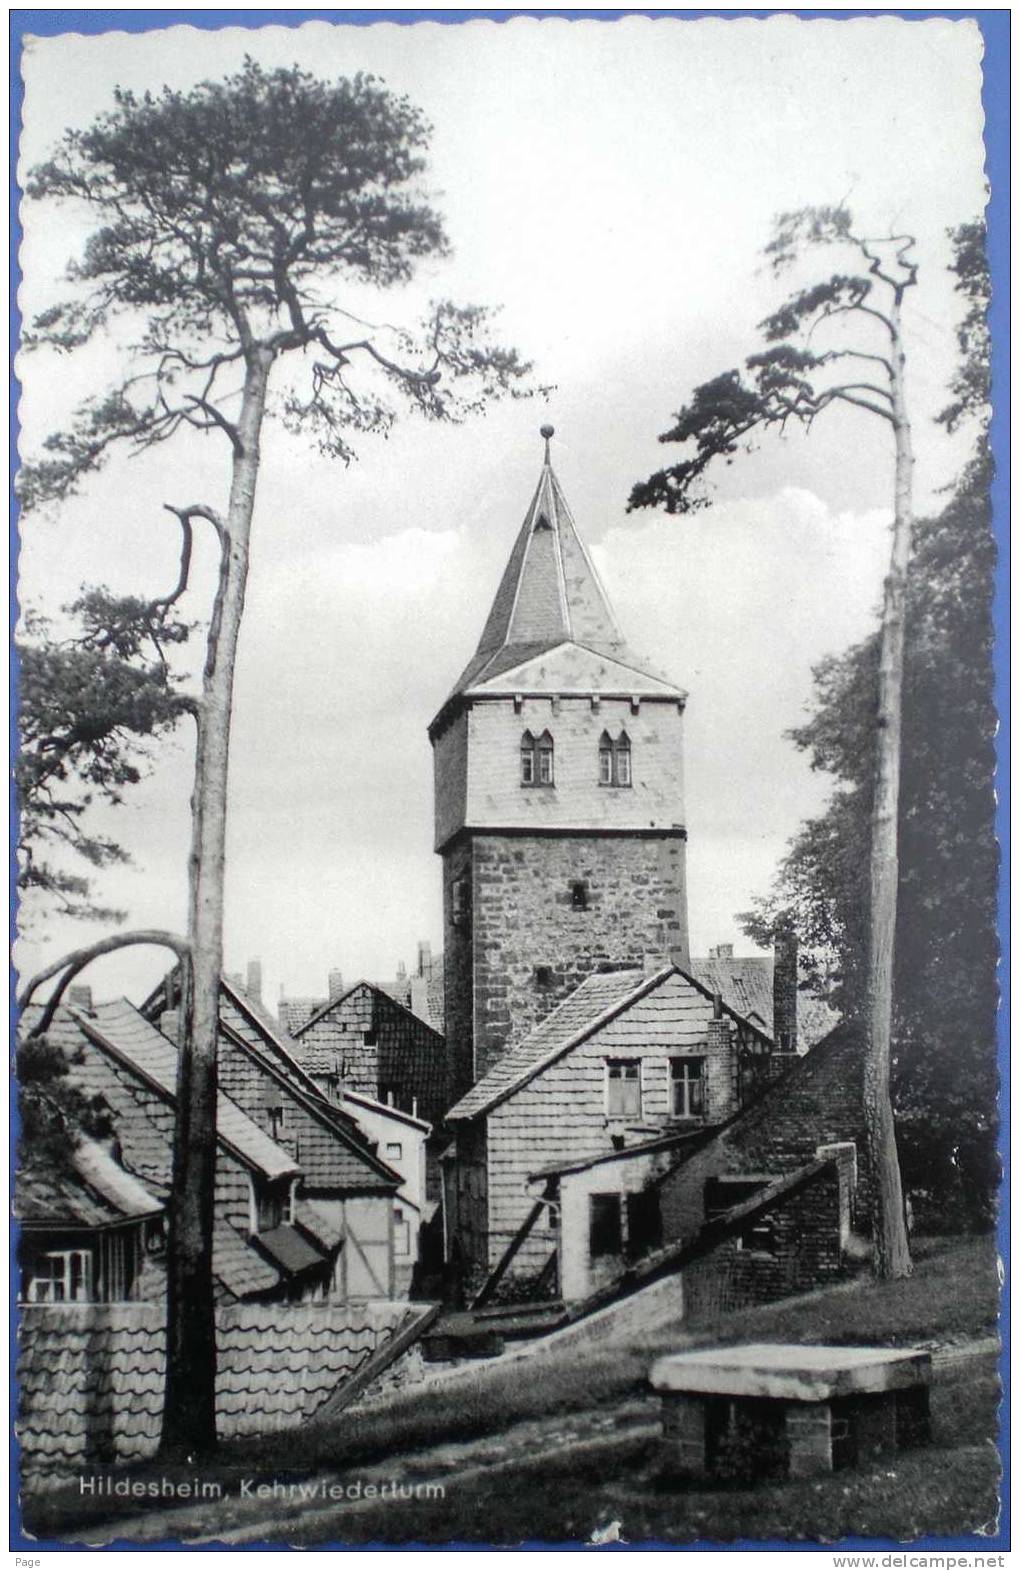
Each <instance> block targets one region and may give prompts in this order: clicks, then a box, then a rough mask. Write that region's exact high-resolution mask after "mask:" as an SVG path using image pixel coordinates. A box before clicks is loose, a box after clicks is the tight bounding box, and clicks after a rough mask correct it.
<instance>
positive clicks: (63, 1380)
mask: <svg viewBox="0 0 1020 1571" xmlns="http://www.w3.org/2000/svg"><path fill="white" fill-rule="evenodd" d="M249 1253H250V1251H249ZM266 1269H267V1270H268V1269H269V1268H268V1267H267V1268H266ZM429 1313H430V1309H429V1307H428V1306H423V1305H421V1304H407V1303H399V1302H381V1301H375V1302H372V1303H352V1304H336V1303H326V1304H308V1305H305V1304H301V1305H293V1304H273V1305H267V1304H236V1305H226V1306H220V1307H219V1308H217V1311H216V1344H217V1354H218V1358H217V1374H216V1410H217V1421H218V1425H219V1429H220V1433H221V1434H222V1435H224V1436H229V1435H250V1434H254V1433H257V1432H260V1431H261V1432H263V1433H265V1432H271V1431H274V1430H278V1431H281V1434H282V1433H283V1432H285V1431H287V1430H288V1429H294V1428H296V1427H297V1426H299V1425H301V1424H303V1423H307V1422H308V1421H309V1420H310V1419H312V1418H313V1417H314V1416H315V1415H316V1413H317V1412H318V1411H319V1409H320V1408H322V1407H323V1405H324V1403H325V1402H326V1401H327V1400H328V1399H329V1398H331V1397H332V1396H334V1395H335V1394H336V1393H337V1392H338V1391H339V1390H340V1388H341V1387H342V1386H343V1385H344V1383H345V1382H346V1381H347V1380H348V1379H349V1378H350V1377H351V1376H352V1375H354V1374H355V1373H356V1372H357V1371H358V1370H359V1369H360V1368H361V1367H362V1365H363V1364H364V1363H365V1361H366V1360H367V1359H368V1358H369V1357H370V1356H371V1355H372V1354H374V1353H377V1352H379V1351H380V1350H382V1349H384V1348H385V1346H386V1344H387V1343H389V1342H390V1341H391V1339H392V1338H393V1337H395V1336H398V1335H400V1334H401V1333H402V1332H403V1331H405V1330H407V1329H408V1328H413V1327H414V1326H415V1325H416V1324H417V1323H419V1322H421V1321H423V1320H424V1319H425V1318H426V1317H427V1316H428V1314H429ZM20 1329H21V1341H20V1350H19V1359H18V1380H19V1392H18V1394H19V1411H18V1418H17V1434H18V1439H19V1441H20V1443H21V1446H22V1477H23V1481H24V1482H25V1483H31V1484H34V1485H39V1484H45V1483H46V1482H53V1481H56V1480H58V1479H61V1478H67V1477H73V1476H74V1475H75V1474H76V1472H77V1470H78V1469H79V1468H80V1466H81V1465H82V1464H83V1463H97V1464H100V1465H102V1464H108V1463H109V1462H110V1460H111V1458H115V1459H116V1460H117V1461H118V1462H123V1461H131V1460H140V1459H141V1458H144V1457H149V1456H152V1455H153V1454H154V1452H155V1450H156V1446H157V1443H158V1440H159V1428H160V1420H161V1415H162V1406H163V1386H164V1378H165V1377H164V1369H165V1346H166V1335H165V1330H164V1310H163V1307H162V1305H157V1304H151V1303H145V1304H60V1305H32V1306H27V1307H26V1309H25V1310H24V1311H23V1313H22V1319H21V1328H20Z"/></svg>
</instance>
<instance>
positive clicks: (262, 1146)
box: [70, 998, 300, 1179]
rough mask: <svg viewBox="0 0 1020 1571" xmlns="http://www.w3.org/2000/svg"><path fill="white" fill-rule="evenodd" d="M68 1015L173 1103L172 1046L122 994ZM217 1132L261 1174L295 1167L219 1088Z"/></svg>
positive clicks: (283, 1172)
mask: <svg viewBox="0 0 1020 1571" xmlns="http://www.w3.org/2000/svg"><path fill="white" fill-rule="evenodd" d="M70 1014H71V1016H72V1018H73V1019H74V1021H75V1023H76V1025H77V1026H78V1027H79V1028H80V1030H82V1031H83V1032H84V1033H85V1035H86V1036H87V1037H88V1039H89V1040H90V1041H91V1042H93V1043H94V1044H95V1046H97V1047H99V1048H100V1049H102V1050H103V1051H105V1052H108V1053H111V1054H113V1055H114V1056H115V1057H116V1058H117V1059H118V1060H119V1061H120V1062H121V1063H122V1064H124V1065H125V1066H126V1067H127V1068H128V1069H130V1070H131V1071H133V1072H134V1073H135V1074H137V1075H140V1076H141V1077H142V1079H144V1080H145V1082H146V1083H147V1084H148V1085H149V1086H151V1087H152V1088H153V1089H154V1090H156V1091H158V1092H159V1093H160V1094H161V1095H162V1096H163V1097H164V1098H165V1099H166V1100H167V1101H168V1102H170V1103H171V1104H173V1103H175V1102H176V1097H177V1052H176V1049H175V1048H174V1046H173V1044H172V1043H171V1042H168V1041H167V1039H166V1037H165V1036H163V1035H162V1033H161V1032H159V1031H157V1030H156V1027H155V1026H154V1025H150V1023H149V1021H148V1020H146V1019H145V1017H144V1016H143V1015H140V1014H139V1012H138V1010H137V1009H136V1008H135V1006H134V1005H133V1004H131V1003H129V1002H128V1000H127V999H126V998H120V999H115V1000H113V1001H112V1002H110V1003H107V1004H97V1005H96V1007H95V1008H94V1009H93V1010H92V1011H91V1013H89V1014H85V1013H83V1012H79V1011H77V1010H71V1011H70ZM216 1134H217V1137H218V1138H219V1139H220V1140H221V1141H222V1142H223V1144H224V1145H225V1146H227V1147H229V1149H230V1150H231V1151H232V1152H233V1153H234V1155H235V1156H237V1157H239V1158H240V1160H241V1161H242V1162H244V1163H245V1165H246V1166H248V1167H253V1168H256V1169H257V1170H258V1171H259V1172H260V1173H262V1174H263V1175H264V1176H265V1177H266V1178H269V1179H276V1178H283V1177H287V1176H290V1175H292V1174H295V1175H296V1174H297V1173H298V1172H299V1171H300V1169H299V1167H298V1164H297V1163H296V1162H295V1161H294V1158H293V1157H292V1156H291V1155H290V1154H289V1153H288V1152H286V1151H284V1150H283V1149H282V1147H280V1146H278V1145H277V1144H276V1142H275V1141H273V1140H271V1139H270V1138H269V1136H268V1135H267V1134H266V1133H265V1132H264V1131H263V1130H261V1129H260V1128H259V1127H258V1125H257V1124H256V1123H254V1122H253V1121H252V1120H251V1119H250V1118H249V1117H248V1115H247V1113H243V1112H242V1111H241V1109H240V1108H239V1107H238V1106H237V1103H236V1102H232V1101H231V1099H230V1098H229V1097H228V1096H225V1095H224V1094H223V1092H222V1091H220V1092H219V1093H218V1095H217V1104H216Z"/></svg>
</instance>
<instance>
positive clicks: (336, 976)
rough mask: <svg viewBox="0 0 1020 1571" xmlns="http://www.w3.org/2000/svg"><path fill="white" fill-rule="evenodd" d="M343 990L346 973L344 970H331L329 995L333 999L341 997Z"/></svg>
mask: <svg viewBox="0 0 1020 1571" xmlns="http://www.w3.org/2000/svg"><path fill="white" fill-rule="evenodd" d="M343 990H344V974H343V972H342V971H340V970H334V971H331V972H330V973H329V996H330V998H331V999H332V998H339V997H340V995H341V993H342V992H343Z"/></svg>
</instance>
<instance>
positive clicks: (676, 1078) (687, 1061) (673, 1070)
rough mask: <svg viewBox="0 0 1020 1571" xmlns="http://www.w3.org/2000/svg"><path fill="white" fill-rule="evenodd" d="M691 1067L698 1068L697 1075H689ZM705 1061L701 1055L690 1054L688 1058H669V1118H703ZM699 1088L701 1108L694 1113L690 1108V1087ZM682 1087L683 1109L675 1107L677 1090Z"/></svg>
mask: <svg viewBox="0 0 1020 1571" xmlns="http://www.w3.org/2000/svg"><path fill="white" fill-rule="evenodd" d="M692 1065H697V1066H698V1073H697V1074H696V1075H692V1074H690V1073H689V1070H690V1067H691V1066H692ZM706 1078H707V1077H706V1074H705V1059H704V1057H703V1056H702V1055H701V1054H691V1056H690V1057H677V1058H671V1059H670V1061H669V1111H670V1117H671V1118H704V1116H705V1091H706V1084H705V1082H706ZM693 1085H697V1086H700V1088H701V1108H700V1110H699V1111H698V1112H695V1111H694V1110H693V1109H692V1108H691V1105H690V1104H691V1096H690V1089H691V1086H693ZM679 1087H683V1095H682V1102H683V1107H682V1108H681V1107H677V1096H676V1093H677V1089H678V1088H679Z"/></svg>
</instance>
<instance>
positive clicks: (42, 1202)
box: [14, 1139, 163, 1228]
mask: <svg viewBox="0 0 1020 1571" xmlns="http://www.w3.org/2000/svg"><path fill="white" fill-rule="evenodd" d="M68 1164H69V1165H68V1167H66V1168H54V1167H53V1166H47V1167H45V1168H44V1167H42V1166H41V1165H39V1164H38V1163H32V1162H28V1163H25V1164H24V1165H22V1166H19V1168H18V1170H17V1172H16V1174H15V1179H14V1210H15V1215H16V1216H17V1218H18V1221H19V1222H21V1224H22V1226H25V1227H47V1228H53V1227H64V1226H66V1227H87V1228H93V1227H107V1226H109V1225H110V1224H111V1223H117V1222H125V1221H132V1220H136V1219H138V1218H141V1217H147V1216H155V1215H157V1214H158V1213H159V1212H160V1211H162V1209H163V1204H162V1201H161V1200H158V1199H157V1198H156V1196H155V1195H153V1194H150V1193H149V1191H148V1190H147V1189H146V1188H145V1187H144V1185H143V1184H140V1183H139V1181H138V1179H137V1178H134V1177H132V1175H131V1174H130V1173H127V1172H125V1171H124V1169H123V1168H122V1167H121V1166H120V1164H119V1163H118V1162H116V1161H114V1159H113V1157H112V1156H111V1155H110V1154H109V1152H107V1151H104V1150H103V1148H102V1146H100V1145H98V1144H97V1143H96V1142H95V1141H94V1140H87V1139H83V1140H81V1141H80V1142H79V1144H78V1145H77V1146H75V1147H74V1148H73V1149H72V1150H71V1151H70V1152H69V1153H68Z"/></svg>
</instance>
